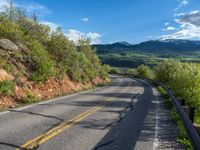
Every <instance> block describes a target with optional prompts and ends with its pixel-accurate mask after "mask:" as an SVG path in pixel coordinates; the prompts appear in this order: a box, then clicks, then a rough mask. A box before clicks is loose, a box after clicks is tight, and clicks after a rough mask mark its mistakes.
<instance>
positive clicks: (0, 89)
mask: <svg viewBox="0 0 200 150" xmlns="http://www.w3.org/2000/svg"><path fill="white" fill-rule="evenodd" d="M14 90H15V83H14V82H13V81H1V82H0V95H3V96H11V95H13V94H14Z"/></svg>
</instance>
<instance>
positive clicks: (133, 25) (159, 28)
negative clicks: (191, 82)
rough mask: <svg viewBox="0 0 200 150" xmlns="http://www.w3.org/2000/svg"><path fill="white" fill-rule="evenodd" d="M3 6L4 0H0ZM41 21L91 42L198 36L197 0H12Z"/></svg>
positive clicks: (199, 14) (199, 1)
mask: <svg viewBox="0 0 200 150" xmlns="http://www.w3.org/2000/svg"><path fill="white" fill-rule="evenodd" d="M1 1H2V2H0V3H1V4H0V7H1V5H3V4H4V5H6V0H1ZM14 3H15V5H16V6H20V7H23V8H25V9H27V11H28V12H36V13H38V15H39V19H40V22H41V23H44V24H48V25H50V26H51V27H52V29H55V27H57V26H61V27H62V28H63V31H64V32H65V34H66V36H68V37H69V38H70V39H72V40H77V39H78V38H80V37H84V38H91V41H92V43H112V42H116V41H127V42H130V43H139V42H142V41H146V40H151V39H172V38H173V39H200V0H57V1H55V0H31V1H29V0H14Z"/></svg>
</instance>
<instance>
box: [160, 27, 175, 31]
mask: <svg viewBox="0 0 200 150" xmlns="http://www.w3.org/2000/svg"><path fill="white" fill-rule="evenodd" d="M162 30H163V31H173V30H176V28H174V27H167V28H163V29H162Z"/></svg>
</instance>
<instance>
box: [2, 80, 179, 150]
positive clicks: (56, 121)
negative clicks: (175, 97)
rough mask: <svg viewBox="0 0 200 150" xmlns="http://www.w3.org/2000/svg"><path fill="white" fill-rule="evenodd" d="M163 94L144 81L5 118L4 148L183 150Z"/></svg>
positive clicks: (13, 112)
mask: <svg viewBox="0 0 200 150" xmlns="http://www.w3.org/2000/svg"><path fill="white" fill-rule="evenodd" d="M177 133H178V130H177V128H176V126H175V124H174V123H173V121H172V120H171V119H170V117H169V110H167V109H166V108H165V106H164V100H163V98H162V97H161V96H160V94H159V93H158V91H157V90H156V89H155V88H154V87H152V86H151V85H150V84H149V83H146V82H144V81H141V80H138V79H130V78H125V77H119V76H114V77H113V83H112V84H110V85H108V86H104V87H101V88H98V89H95V90H92V91H87V92H82V93H78V94H74V95H70V96H66V97H61V98H58V99H54V100H51V101H48V102H43V103H38V104H34V105H31V106H28V107H24V108H20V109H13V110H11V111H9V112H6V113H1V114H0V149H1V150H10V149H23V150H30V149H35V150H36V149H38V150H133V149H138V150H155V149H165V150H166V149H183V147H182V146H181V145H179V144H178V143H177V142H176V135H177Z"/></svg>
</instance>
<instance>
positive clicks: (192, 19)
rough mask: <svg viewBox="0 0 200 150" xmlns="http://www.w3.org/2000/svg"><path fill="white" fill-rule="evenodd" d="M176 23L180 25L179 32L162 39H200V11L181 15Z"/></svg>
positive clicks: (161, 37)
mask: <svg viewBox="0 0 200 150" xmlns="http://www.w3.org/2000/svg"><path fill="white" fill-rule="evenodd" d="M174 21H175V23H177V24H178V25H179V29H178V31H177V32H174V33H172V34H167V35H162V36H160V37H159V38H160V39H200V10H196V11H192V12H189V13H185V14H183V15H180V16H179V18H176V19H175V20H174Z"/></svg>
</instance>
